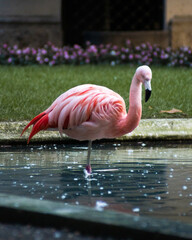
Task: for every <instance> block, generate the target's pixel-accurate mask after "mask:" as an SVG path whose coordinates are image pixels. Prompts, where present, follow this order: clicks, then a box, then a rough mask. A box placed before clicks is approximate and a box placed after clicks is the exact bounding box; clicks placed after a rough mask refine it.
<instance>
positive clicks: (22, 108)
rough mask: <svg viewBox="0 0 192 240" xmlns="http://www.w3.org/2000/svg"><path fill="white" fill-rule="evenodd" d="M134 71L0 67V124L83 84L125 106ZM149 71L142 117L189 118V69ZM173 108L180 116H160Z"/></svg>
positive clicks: (191, 89)
mask: <svg viewBox="0 0 192 240" xmlns="http://www.w3.org/2000/svg"><path fill="white" fill-rule="evenodd" d="M135 69H136V67H130V66H127V65H121V66H114V67H112V66H108V65H99V66H95V65H84V66H66V65H63V66H56V67H48V66H27V67H19V66H17V67H14V66H12V67H10V66H0V73H1V77H0V108H1V110H0V113H1V114H0V121H17V120H29V119H31V118H33V117H34V116H35V115H36V114H38V113H40V112H41V111H43V110H45V109H46V108H47V107H48V106H49V105H50V104H51V103H52V102H53V100H54V99H55V98H56V97H58V96H59V95H60V94H61V93H63V92H64V91H66V90H67V89H69V88H71V87H73V86H76V85H79V84H84V83H94V84H99V85H103V86H107V87H109V88H111V89H113V90H114V91H116V92H118V93H119V94H120V95H121V96H122V97H123V98H124V99H125V102H126V105H127V107H128V97H129V87H130V82H131V79H132V76H133V74H134V72H135ZM152 72H153V79H152V89H153V91H152V96H151V98H150V100H149V101H148V102H147V103H144V101H143V116H142V118H164V117H166V118H173V117H185V118H191V117H192V107H191V104H192V87H191V86H192V69H187V68H168V67H152ZM143 94H144V91H143ZM143 99H144V97H143ZM172 108H176V109H180V110H182V113H174V114H167V113H163V114H162V113H160V111H161V110H170V109H172Z"/></svg>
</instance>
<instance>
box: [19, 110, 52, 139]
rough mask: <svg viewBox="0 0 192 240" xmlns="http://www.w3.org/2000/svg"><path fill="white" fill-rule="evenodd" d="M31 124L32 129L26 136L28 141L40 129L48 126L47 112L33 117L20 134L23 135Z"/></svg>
mask: <svg viewBox="0 0 192 240" xmlns="http://www.w3.org/2000/svg"><path fill="white" fill-rule="evenodd" d="M31 125H33V128H32V131H31V133H30V135H29V138H28V142H27V143H29V141H30V140H31V138H32V137H33V136H34V135H35V134H36V133H38V132H39V131H41V130H45V129H47V128H48V126H49V124H48V114H46V113H45V112H42V113H40V114H39V115H37V116H36V117H35V118H33V119H32V120H31V121H30V122H29V123H28V124H27V126H26V127H25V128H24V129H23V131H22V133H21V136H22V135H23V133H24V132H25V131H26V130H27V129H28V127H30V126H31Z"/></svg>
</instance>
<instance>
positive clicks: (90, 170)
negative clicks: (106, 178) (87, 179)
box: [85, 165, 92, 174]
mask: <svg viewBox="0 0 192 240" xmlns="http://www.w3.org/2000/svg"><path fill="white" fill-rule="evenodd" d="M85 170H86V171H87V173H88V174H91V173H92V169H91V165H87V166H86V168H85Z"/></svg>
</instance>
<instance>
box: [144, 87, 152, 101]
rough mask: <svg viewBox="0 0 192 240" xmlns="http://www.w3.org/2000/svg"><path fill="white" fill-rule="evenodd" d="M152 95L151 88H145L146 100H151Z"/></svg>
mask: <svg viewBox="0 0 192 240" xmlns="http://www.w3.org/2000/svg"><path fill="white" fill-rule="evenodd" d="M150 96H151V90H149V89H146V90H145V102H147V101H148V100H149V98H150Z"/></svg>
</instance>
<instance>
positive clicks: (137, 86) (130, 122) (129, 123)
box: [119, 75, 142, 134]
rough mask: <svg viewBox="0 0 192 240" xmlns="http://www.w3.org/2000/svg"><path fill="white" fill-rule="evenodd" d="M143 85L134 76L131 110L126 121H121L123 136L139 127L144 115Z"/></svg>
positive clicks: (131, 90)
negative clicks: (142, 102)
mask: <svg viewBox="0 0 192 240" xmlns="http://www.w3.org/2000/svg"><path fill="white" fill-rule="evenodd" d="M141 92H142V84H141V82H140V81H138V80H137V78H136V76H135V75H134V77H133V80H132V83H131V87H130V93H129V110H128V114H127V115H126V116H125V118H124V119H121V121H120V125H119V126H121V134H126V133H129V132H132V131H133V130H134V129H135V128H136V127H137V126H138V125H139V121H140V119H141V115H142V104H141V96H142V95H141Z"/></svg>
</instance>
